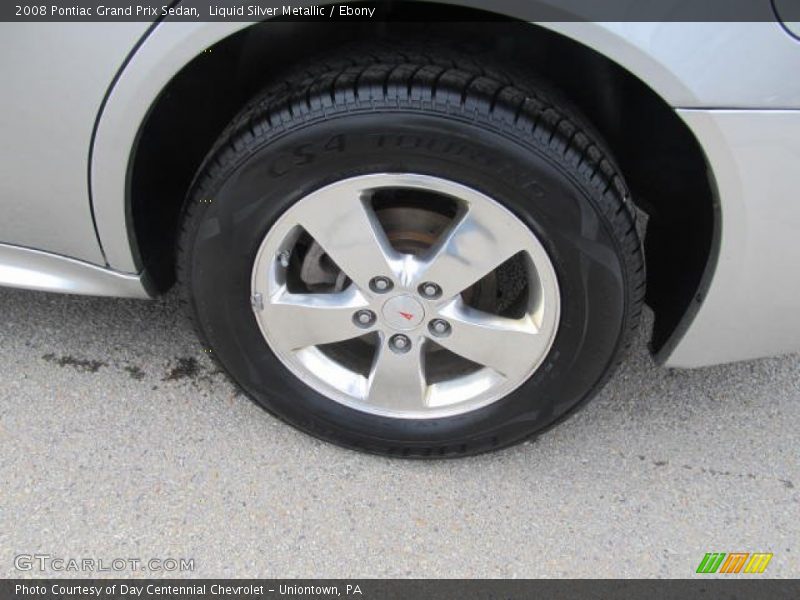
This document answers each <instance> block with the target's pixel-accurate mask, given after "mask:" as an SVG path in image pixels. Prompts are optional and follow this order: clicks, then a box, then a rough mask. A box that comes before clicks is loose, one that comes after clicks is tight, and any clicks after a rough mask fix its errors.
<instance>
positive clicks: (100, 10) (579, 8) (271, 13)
mask: <svg viewBox="0 0 800 600" xmlns="http://www.w3.org/2000/svg"><path fill="white" fill-rule="evenodd" d="M776 10H780V14H781V17H782V18H783V19H784V20H786V21H795V20H797V21H800V1H798V0H440V1H439V2H435V3H434V2H423V1H421V0H403V1H396V0H384V1H379V2H324V1H322V2H313V1H307V0H287V1H280V0H243V1H236V0H234V1H230V0H172V1H168V0H139V1H137V0H48V1H42V0H39V1H36V0H7V1H5V2H2V3H0V21H6V22H15V21H17V22H61V21H64V22H92V21H97V22H114V21H145V22H152V21H159V20H164V21H176V22H203V21H211V22H215V21H218V22H224V21H246V22H247V21H252V22H257V21H264V20H269V19H281V20H292V21H332V22H336V21H354V20H359V21H376V22H379V21H409V22H412V21H425V22H435V21H443V22H445V21H492V20H506V19H516V20H524V21H617V22H619V21H650V22H663V21H675V22H678V21H681V22H689V21H695V22H697V21H715V22H719V21H772V22H774V21H776V19H777V17H776Z"/></svg>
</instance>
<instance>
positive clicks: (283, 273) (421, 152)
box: [178, 51, 644, 457]
mask: <svg viewBox="0 0 800 600" xmlns="http://www.w3.org/2000/svg"><path fill="white" fill-rule="evenodd" d="M362 56H369V58H359V57H362ZM178 251H179V265H178V270H179V280H180V282H181V285H182V288H183V292H184V297H185V299H186V302H187V303H188V305H189V307H190V312H191V315H192V317H193V320H194V323H195V325H196V328H197V330H198V332H199V334H200V336H201V337H202V338H203V340H204V341H205V343H206V345H207V347H209V348H210V349H211V350H212V352H213V355H214V356H215V357H216V358H217V359H218V361H219V362H220V363H221V365H222V366H223V368H224V369H225V370H226V371H227V372H228V373H229V374H230V376H231V377H232V378H233V379H234V380H235V381H236V382H238V384H239V385H240V386H241V387H242V388H243V389H244V390H245V391H246V392H247V393H248V394H249V395H250V396H251V397H252V398H254V399H255V400H256V401H257V402H258V403H259V404H261V405H262V406H263V407H265V408H266V409H268V410H269V411H270V412H272V413H273V414H275V415H277V416H279V417H280V418H282V419H284V420H285V421H287V422H289V423H291V424H293V425H295V426H296V427H298V428H300V429H302V430H304V431H306V432H308V433H311V434H313V435H315V436H318V437H320V438H323V439H326V440H329V441H332V442H335V443H338V444H341V445H344V446H348V447H353V448H359V449H363V450H366V451H370V452H376V453H381V454H389V455H400V456H422V457H429V456H434V457H435V456H451V455H454V456H458V455H468V454H474V453H478V452H481V451H486V450H489V449H494V448H499V447H503V446H507V445H509V444H512V443H514V442H517V441H519V440H522V439H525V438H527V437H529V436H531V435H532V434H534V433H536V432H538V431H541V430H542V429H543V428H545V427H547V426H549V425H551V424H553V423H554V422H556V421H557V420H558V419H559V418H561V417H563V416H564V415H566V414H568V413H569V412H570V411H571V410H572V409H574V408H575V407H576V406H578V405H579V404H581V403H582V402H583V401H584V400H586V399H587V398H589V397H590V396H592V395H593V394H594V393H595V392H596V391H597V390H598V389H599V387H600V386H601V384H602V383H603V382H604V381H605V380H606V378H607V377H608V376H609V374H610V373H611V371H612V369H613V367H614V366H615V365H616V364H617V362H618V361H619V359H620V357H621V355H622V351H623V350H624V348H625V347H626V346H627V344H628V343H629V341H630V339H631V334H632V332H633V330H634V328H635V326H636V322H637V320H638V316H639V313H640V310H641V303H642V298H643V292H644V269H643V259H642V252H641V244H640V240H639V238H638V235H637V232H636V228H635V213H634V210H633V208H632V205H631V203H630V200H629V198H628V193H627V191H626V188H625V185H624V182H623V180H622V177H621V176H620V174H619V173H618V171H617V169H616V167H615V165H614V162H613V160H612V159H611V158H610V155H609V152H608V151H607V150H606V149H605V147H604V145H603V144H602V143H601V141H600V140H599V139H598V137H597V135H596V134H594V133H592V130H591V127H590V126H588V125H586V124H584V120H583V118H582V117H581V116H580V115H579V114H578V113H577V112H576V111H575V110H574V109H572V108H570V107H569V106H568V104H567V103H566V102H564V101H562V100H559V99H558V94H557V93H554V92H552V91H550V90H549V89H548V88H547V86H544V85H543V84H541V83H539V82H537V81H535V80H532V79H530V78H529V77H527V76H517V75H508V74H506V73H505V72H504V71H503V70H502V69H500V68H496V67H494V66H492V65H485V64H479V63H476V62H475V61H474V60H471V59H461V58H459V57H455V58H454V57H453V56H452V55H450V54H447V55H445V54H443V53H437V52H434V53H432V54H431V53H428V54H425V53H424V52H422V51H420V52H419V53H417V54H415V53H413V52H403V53H402V54H401V53H394V54H393V53H392V52H372V53H356V54H353V53H346V54H345V55H344V56H343V57H342V59H341V60H337V59H328V60H327V61H324V62H323V63H322V64H320V63H315V64H314V65H313V66H311V67H309V68H308V69H307V70H305V71H303V70H302V69H300V70H298V74H297V75H294V76H290V77H289V78H287V80H286V81H283V82H280V83H278V84H275V85H273V86H272V87H270V88H268V89H267V90H265V92H264V93H263V94H262V95H261V96H259V98H257V99H256V100H255V101H254V102H252V103H251V104H250V105H249V106H248V107H247V108H246V109H245V110H244V111H243V112H242V113H241V114H240V115H239V116H238V117H236V119H235V120H234V121H233V123H232V124H231V126H230V127H229V128H228V129H227V130H226V132H224V133H223V135H222V137H221V139H220V141H219V142H218V143H217V144H216V146H215V148H214V149H213V150H212V152H211V153H210V155H209V157H208V158H207V160H206V161H205V163H204V165H203V167H202V168H201V170H200V172H199V173H198V176H197V178H196V183H195V185H194V187H193V190H192V192H191V194H190V197H189V199H188V201H187V204H186V208H185V212H184V218H183V227H182V232H181V235H180V240H179V249H178Z"/></svg>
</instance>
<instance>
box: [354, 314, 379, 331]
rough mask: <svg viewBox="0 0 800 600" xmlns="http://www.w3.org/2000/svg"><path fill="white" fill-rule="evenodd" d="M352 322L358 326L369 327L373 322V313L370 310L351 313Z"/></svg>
mask: <svg viewBox="0 0 800 600" xmlns="http://www.w3.org/2000/svg"><path fill="white" fill-rule="evenodd" d="M353 322H354V323H355V324H356V325H358V326H359V327H364V328H367V327H371V326H372V324H373V323H374V322H375V313H374V312H372V311H371V310H359V311H356V314H354V315H353Z"/></svg>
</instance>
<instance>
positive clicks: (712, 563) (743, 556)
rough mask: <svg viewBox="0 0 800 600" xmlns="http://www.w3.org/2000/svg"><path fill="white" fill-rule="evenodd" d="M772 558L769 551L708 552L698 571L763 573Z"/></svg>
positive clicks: (698, 566)
mask: <svg viewBox="0 0 800 600" xmlns="http://www.w3.org/2000/svg"><path fill="white" fill-rule="evenodd" d="M771 560H772V553H767V552H753V553H750V552H729V553H727V554H726V553H725V552H707V553H706V555H705V556H704V557H703V560H701V561H700V564H699V565H697V573H717V572H719V573H725V574H732V573H763V572H764V571H765V570H766V568H767V565H768V564H769V561H771Z"/></svg>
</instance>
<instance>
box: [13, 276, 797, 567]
mask: <svg viewBox="0 0 800 600" xmlns="http://www.w3.org/2000/svg"><path fill="white" fill-rule="evenodd" d="M647 327H648V323H645V324H644V327H643V330H642V334H641V335H640V337H639V342H638V344H637V345H636V347H635V348H634V349H633V351H632V352H631V354H630V356H629V358H628V360H627V361H626V363H625V364H624V365H623V367H622V368H621V369H620V370H619V371H618V372H617V374H616V376H615V377H614V378H613V379H612V381H611V382H610V383H609V385H607V386H606V388H605V389H604V390H603V392H601V394H600V395H599V396H598V397H597V398H595V400H594V401H593V402H592V403H590V404H589V405H588V406H587V407H586V408H585V409H584V410H582V411H580V412H579V413H578V414H577V415H576V416H574V417H573V418H571V419H570V420H568V421H567V422H566V423H564V424H562V425H561V426H559V427H557V428H555V429H553V430H551V431H549V432H548V433H546V434H545V435H543V436H541V437H540V438H539V439H538V440H537V441H535V442H533V443H530V442H529V443H526V444H523V445H520V446H516V447H514V448H511V449H508V450H505V451H501V452H498V453H494V454H488V455H483V456H480V457H476V458H469V459H458V460H448V461H438V462H411V461H402V460H397V459H394V460H390V459H385V458H379V457H374V456H367V455H362V454H358V453H355V452H352V451H348V450H343V449H340V448H337V447H335V446H331V445H329V444H326V443H324V442H320V441H318V440H315V439H312V438H310V437H308V436H306V435H304V434H301V433H299V432H297V431H295V430H294V429H292V428H291V427H289V426H288V425H285V424H283V423H281V422H279V421H277V420H276V419H274V418H273V417H271V416H270V415H269V414H267V413H266V412H264V411H263V410H261V409H259V408H258V407H257V406H256V405H254V404H253V403H252V402H250V401H249V400H248V399H247V398H246V397H244V396H243V395H242V394H240V393H239V392H238V391H237V389H236V388H235V387H234V386H233V385H232V384H231V383H230V382H229V381H228V380H227V379H226V377H225V375H224V374H223V373H221V372H219V370H218V369H217V368H216V366H215V365H214V364H213V362H212V361H211V360H210V359H209V358H208V356H207V355H206V354H205V353H204V351H203V349H202V348H201V347H200V345H199V343H198V342H197V341H196V339H195V338H194V334H193V332H192V331H191V329H190V327H189V326H188V325H187V323H186V321H185V319H183V317H182V315H181V314H180V310H179V308H178V303H177V299H176V295H175V294H174V293H171V294H169V295H168V296H166V297H164V298H162V299H159V300H157V301H155V302H141V301H130V300H118V299H101V298H82V297H66V296H57V295H50V294H44V293H35V292H27V291H21V290H7V289H0V365H2V366H0V576H4V577H15V576H30V575H39V574H40V573H36V572H26V573H23V572H20V571H16V570H15V569H14V564H13V563H14V560H13V559H14V556H16V555H17V554H20V553H28V554H33V553H48V554H50V555H52V556H57V557H63V558H82V557H93V558H103V559H106V560H111V559H113V558H117V557H126V558H129V557H139V558H142V559H148V558H151V557H157V558H162V559H163V558H167V557H172V558H193V559H194V561H195V571H194V572H191V573H177V574H172V575H181V576H195V577H218V576H219V577H234V576H238V577H245V576H247V577H281V578H288V577H311V576H315V577H345V578H348V577H407V576H413V577H652V576H655V577H691V576H693V575H694V571H695V568H696V567H697V565H698V563H699V562H700V560H701V559H702V558H703V555H704V554H705V553H706V552H737V551H739V552H773V553H774V555H775V556H774V558H773V559H772V562H771V563H770V565H769V567H768V570H767V572H766V574H767V575H768V576H771V577H798V576H800V561H799V560H798V553H800V547H798V540H800V520H798V519H797V515H798V514H800V465H799V464H798V435H799V434H798V432H800V356H798V355H793V356H787V357H780V358H770V359H764V360H757V361H751V362H746V363H739V364H734V365H725V366H719V367H712V368H706V369H700V370H695V371H672V370H666V369H661V368H657V367H655V366H654V364H653V363H652V361H651V359H650V357H649V356H648V354H647V352H646V349H645V341H646V335H645V331H646V329H647ZM44 574H49V575H57V576H64V577H70V576H77V575H79V574H76V573H69V572H66V573H63V572H61V573H59V572H53V571H50V572H47V573H44ZM128 574H133V575H137V576H142V573H128V572H125V571H123V572H121V573H117V575H121V576H125V575H128ZM152 575H158V573H152Z"/></svg>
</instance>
